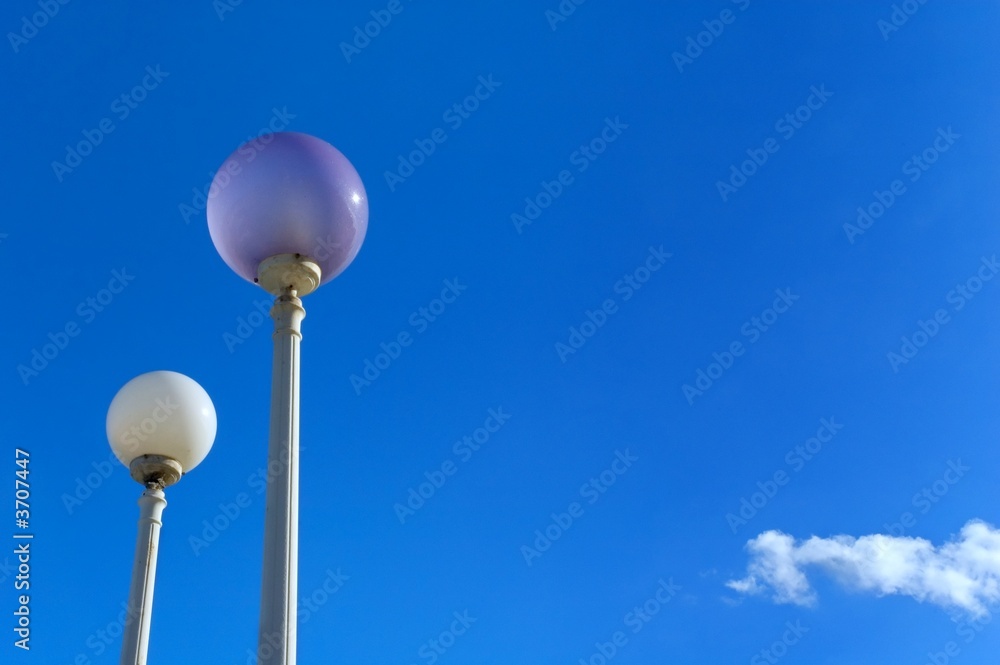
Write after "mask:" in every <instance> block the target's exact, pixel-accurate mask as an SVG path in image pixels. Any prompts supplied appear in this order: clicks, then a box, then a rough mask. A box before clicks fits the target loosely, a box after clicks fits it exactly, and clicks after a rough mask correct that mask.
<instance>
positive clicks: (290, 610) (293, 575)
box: [257, 289, 306, 665]
mask: <svg viewBox="0 0 1000 665" xmlns="http://www.w3.org/2000/svg"><path fill="white" fill-rule="evenodd" d="M305 314H306V313H305V309H303V307H302V301H301V300H300V299H299V298H298V297H297V296H296V293H295V291H294V290H291V289H287V290H286V291H285V292H284V293H283V294H282V295H280V296H278V298H277V299H276V300H275V301H274V307H272V308H271V318H273V319H274V364H273V368H272V380H271V433H270V440H269V442H268V455H267V461H268V475H269V476H270V482H269V483H268V486H267V499H266V504H265V509H264V576H263V583H262V585H261V608H260V630H259V633H258V645H257V662H258V663H259V665H295V639H296V598H297V596H298V549H299V345H300V342H301V340H302V319H303V318H305Z"/></svg>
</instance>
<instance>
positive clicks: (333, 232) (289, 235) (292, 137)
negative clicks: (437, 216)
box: [207, 132, 368, 284]
mask: <svg viewBox="0 0 1000 665" xmlns="http://www.w3.org/2000/svg"><path fill="white" fill-rule="evenodd" d="M207 215H208V231H209V234H210V235H211V236H212V242H213V243H214V244H215V249H216V250H217V251H218V252H219V255H220V256H222V260H223V261H225V262H226V264H227V265H228V266H229V267H230V268H232V269H233V270H234V271H235V272H236V274H238V275H239V276H240V277H243V278H244V279H246V280H248V281H251V282H254V281H256V278H257V266H259V265H260V263H261V261H263V260H264V259H267V258H269V257H272V256H275V255H278V254H301V255H303V256H306V257H309V258H310V259H312V260H313V261H315V262H316V264H318V265H319V267H320V270H321V271H322V276H321V280H320V283H321V284H325V283H326V282H328V281H330V280H331V279H333V278H334V277H336V276H337V275H339V274H340V273H341V272H343V271H344V269H345V268H347V266H348V265H349V264H350V263H351V261H353V260H354V257H355V256H357V254H358V250H359V249H361V242H362V241H363V240H364V238H365V232H366V231H367V230H368V196H367V195H366V194H365V187H364V185H363V184H362V183H361V177H360V176H359V175H358V172H357V171H355V170H354V167H353V166H352V165H351V163H350V162H349V161H347V158H346V157H344V155H343V154H341V152H340V151H339V150H337V149H336V148H334V147H333V146H332V145H330V144H329V143H327V142H326V141H323V140H322V139H318V138H316V137H315V136H310V135H308V134H300V133H298V132H277V133H274V134H267V135H264V136H261V137H258V138H256V139H253V140H251V141H248V142H246V143H244V144H243V145H241V146H240V147H239V148H237V149H236V150H235V151H234V152H233V154H231V155H229V157H228V158H227V159H226V161H225V162H224V163H223V164H222V166H220V167H219V170H218V171H217V172H216V174H215V178H214V179H213V180H212V187H211V189H210V190H209V197H208V209H207Z"/></svg>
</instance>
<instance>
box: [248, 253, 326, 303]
mask: <svg viewBox="0 0 1000 665" xmlns="http://www.w3.org/2000/svg"><path fill="white" fill-rule="evenodd" d="M321 276H322V271H321V270H320V267H319V265H318V264H317V263H316V262H315V261H313V260H312V259H310V258H309V257H308V256H303V255H302V254H277V255H275V256H272V257H269V258H266V259H264V260H263V261H261V262H260V265H259V266H257V280H256V281H257V283H258V284H260V285H261V286H262V287H264V290H265V291H267V292H268V293H270V294H271V295H275V296H280V295H284V294H286V293H288V292H289V291H291V292H292V295H296V296H304V295H306V294H308V293H312V292H313V291H315V290H316V289H317V288H319V282H320V278H321Z"/></svg>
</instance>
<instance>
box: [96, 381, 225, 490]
mask: <svg viewBox="0 0 1000 665" xmlns="http://www.w3.org/2000/svg"><path fill="white" fill-rule="evenodd" d="M217 424H218V423H217V421H216V415H215V405H213V404H212V400H211V398H210V397H209V396H208V393H207V392H205V389H204V388H202V387H201V386H200V385H198V383H197V382H196V381H195V380H194V379H191V378H189V377H187V376H184V375H183V374H178V373H177V372H170V371H166V370H160V371H156V372H147V373H146V374H140V375H139V376H137V377H135V378H134V379H132V380H131V381H129V382H128V383H126V384H125V385H124V386H122V388H121V390H119V391H118V394H117V395H115V398H114V399H113V400H111V406H110V407H109V408H108V420H107V432H108V442H109V443H110V444H111V449H112V450H113V451H114V453H115V456H116V457H117V458H118V459H119V460H120V461H121V463H122V464H124V465H125V466H126V467H127V466H129V464H131V463H132V460H134V459H135V458H137V457H139V456H141V455H163V456H164V457H169V458H171V459H174V460H176V461H177V462H178V463H179V464H180V465H181V468H182V469H183V471H184V473H187V472H188V471H190V470H191V469H193V468H195V467H196V466H198V464H200V463H201V461H202V460H203V459H205V456H206V455H208V451H209V450H210V449H211V448H212V443H213V442H214V441H215V432H216V428H217Z"/></svg>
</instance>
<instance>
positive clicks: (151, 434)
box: [107, 371, 217, 665]
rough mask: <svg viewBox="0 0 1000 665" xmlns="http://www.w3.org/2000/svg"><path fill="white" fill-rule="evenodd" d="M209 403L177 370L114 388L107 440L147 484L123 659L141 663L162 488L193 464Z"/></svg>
mask: <svg viewBox="0 0 1000 665" xmlns="http://www.w3.org/2000/svg"><path fill="white" fill-rule="evenodd" d="M216 425H217V422H216V416H215V406H213V405H212V400H211V399H210V398H209V396H208V393H206V392H205V389H204V388H202V387H201V386H200V385H198V384H197V383H196V382H195V381H194V380H193V379H190V378H188V377H186V376H184V375H183V374H178V373H177V372H168V371H157V372H147V373H146V374H140V375H139V376H137V377H135V378H134V379H132V380H131V381H129V382H128V383H126V384H125V385H124V386H122V388H121V390H119V391H118V394H116V395H115V397H114V399H113V400H111V406H110V407H109V408H108V419H107V433H108V442H109V443H110V444H111V449H112V450H113V451H114V453H115V456H116V457H117V458H118V459H119V461H121V463H122V464H124V465H125V466H127V467H128V469H129V472H130V474H131V475H132V478H133V479H134V480H136V481H137V482H139V483H142V485H143V486H144V487H145V488H146V489H145V491H144V492H143V493H142V496H141V497H139V535H138V538H137V540H136V546H135V561H134V563H133V566H132V584H131V588H130V590H129V597H128V606H127V608H126V616H127V617H128V618H127V620H126V624H125V632H124V635H123V638H122V657H121V664H122V665H145V663H146V652H147V650H148V648H149V622H150V617H151V613H152V610H153V583H154V580H155V579H156V555H157V552H158V550H159V541H160V526H161V525H162V522H161V518H162V516H163V509H164V507H166V505H167V501H166V499H165V498H164V496H163V488H164V487H167V486H168V485H173V484H174V483H176V482H177V481H178V480H180V478H181V476H182V475H183V474H185V473H187V472H188V471H190V470H191V469H193V468H194V467H196V466H198V464H200V463H201V461H202V460H203V459H205V456H206V455H208V451H209V449H211V447H212V443H213V442H214V441H215V431H216Z"/></svg>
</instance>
